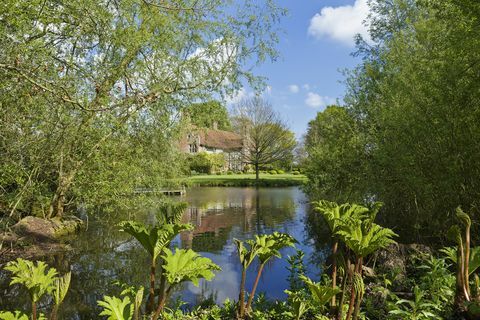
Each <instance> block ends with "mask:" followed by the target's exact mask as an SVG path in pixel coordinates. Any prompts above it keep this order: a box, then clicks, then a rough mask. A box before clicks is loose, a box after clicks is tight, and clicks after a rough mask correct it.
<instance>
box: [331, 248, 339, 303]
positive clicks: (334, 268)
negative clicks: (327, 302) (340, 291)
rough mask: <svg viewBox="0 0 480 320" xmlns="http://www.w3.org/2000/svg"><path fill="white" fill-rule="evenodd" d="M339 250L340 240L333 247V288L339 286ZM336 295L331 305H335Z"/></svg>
mask: <svg viewBox="0 0 480 320" xmlns="http://www.w3.org/2000/svg"><path fill="white" fill-rule="evenodd" d="M337 251H338V241H335V243H334V244H333V248H332V288H333V289H335V287H336V286H337ZM335 300H336V296H333V297H332V301H331V306H332V307H335V302H336V301H335Z"/></svg>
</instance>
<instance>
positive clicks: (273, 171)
mask: <svg viewBox="0 0 480 320" xmlns="http://www.w3.org/2000/svg"><path fill="white" fill-rule="evenodd" d="M268 173H270V174H277V170H270V171H268Z"/></svg>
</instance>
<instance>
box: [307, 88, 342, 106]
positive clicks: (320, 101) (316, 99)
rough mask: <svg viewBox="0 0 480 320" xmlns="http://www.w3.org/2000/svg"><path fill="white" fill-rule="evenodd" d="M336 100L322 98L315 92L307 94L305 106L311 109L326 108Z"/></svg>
mask: <svg viewBox="0 0 480 320" xmlns="http://www.w3.org/2000/svg"><path fill="white" fill-rule="evenodd" d="M334 103H335V99H334V98H331V97H327V96H321V95H319V94H316V93H314V92H309V93H307V98H305V104H306V105H307V106H309V107H311V108H324V107H326V106H327V105H330V104H334Z"/></svg>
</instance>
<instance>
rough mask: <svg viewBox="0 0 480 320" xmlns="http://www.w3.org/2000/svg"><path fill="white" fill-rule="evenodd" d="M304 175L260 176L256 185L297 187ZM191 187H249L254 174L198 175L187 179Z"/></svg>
mask: <svg viewBox="0 0 480 320" xmlns="http://www.w3.org/2000/svg"><path fill="white" fill-rule="evenodd" d="M306 180H307V178H306V177H305V176H304V175H293V174H290V173H285V174H268V173H264V174H260V180H259V183H258V185H259V186H261V187H288V186H298V185H302V184H304V183H305V181H306ZM187 182H188V184H189V185H191V186H210V187H217V186H218V187H249V186H254V185H255V174H231V175H227V174H224V175H198V176H192V177H189V178H187Z"/></svg>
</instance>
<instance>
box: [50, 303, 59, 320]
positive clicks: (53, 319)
mask: <svg viewBox="0 0 480 320" xmlns="http://www.w3.org/2000/svg"><path fill="white" fill-rule="evenodd" d="M57 313H58V305H54V306H53V309H52V314H51V315H50V320H57Z"/></svg>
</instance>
